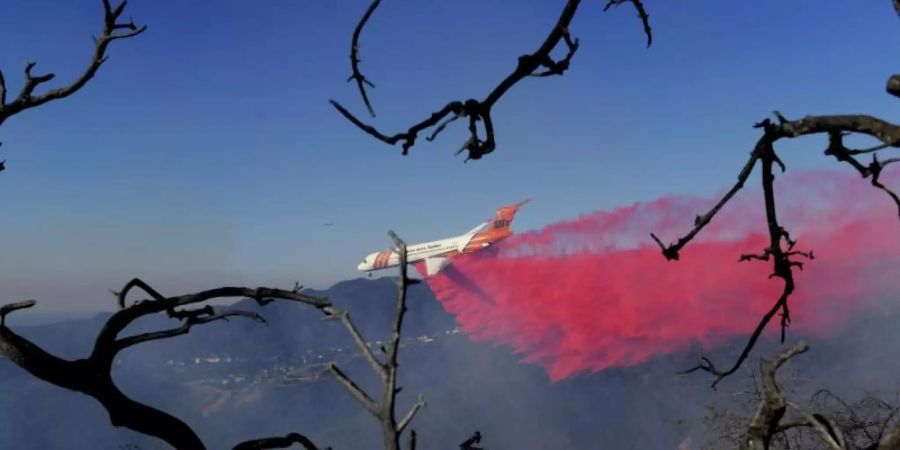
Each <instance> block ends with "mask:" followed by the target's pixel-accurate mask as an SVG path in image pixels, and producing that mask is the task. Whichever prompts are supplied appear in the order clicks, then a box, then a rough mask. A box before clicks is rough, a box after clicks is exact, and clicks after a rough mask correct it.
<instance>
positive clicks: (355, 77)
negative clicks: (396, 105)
mask: <svg viewBox="0 0 900 450" xmlns="http://www.w3.org/2000/svg"><path fill="white" fill-rule="evenodd" d="M379 3H381V0H374V1H373V2H372V3H371V4H369V7H368V8H366V12H365V14H363V16H362V18H361V19H360V20H359V23H358V24H356V28H355V29H354V30H353V38H352V39H351V41H350V68H351V69H352V70H353V73H352V74H351V75H350V77H349V78H347V82H348V83H349V82H351V81H356V86H357V87H358V88H359V95H360V96H361V97H362V99H363V102H364V103H365V104H366V109H368V110H369V115H370V116H372V117H375V109H373V108H372V103H371V102H370V101H369V95H368V94H367V93H366V86H369V87H371V88H372V89H374V88H375V85H374V84H372V82H370V81H369V80H368V79H366V77H365V75H363V74H362V72H360V71H359V63H360V59H359V35H360V34H361V33H362V29H363V27H365V26H366V23H367V22H368V21H369V17H371V16H372V13H373V12H375V8H378V4H379Z"/></svg>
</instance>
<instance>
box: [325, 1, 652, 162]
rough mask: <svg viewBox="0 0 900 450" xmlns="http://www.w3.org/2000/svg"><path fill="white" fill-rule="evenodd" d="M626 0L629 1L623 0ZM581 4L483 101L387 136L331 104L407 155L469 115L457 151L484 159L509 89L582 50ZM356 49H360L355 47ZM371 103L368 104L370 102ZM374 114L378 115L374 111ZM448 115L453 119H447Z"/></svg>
mask: <svg viewBox="0 0 900 450" xmlns="http://www.w3.org/2000/svg"><path fill="white" fill-rule="evenodd" d="M622 1H626V0H622ZM627 1H629V2H630V3H632V4H633V5H634V6H635V7H636V8H637V10H638V13H639V15H640V16H641V21H642V22H643V23H644V30H645V32H646V33H647V45H648V46H649V45H650V42H651V41H652V38H651V34H650V24H649V21H648V20H649V18H648V16H647V13H646V11H645V10H644V6H643V4H642V3H641V2H640V1H639V0H627ZM377 3H378V2H377V1H376V2H373V4H371V5H370V6H369V9H368V10H367V11H366V15H364V16H363V18H362V20H360V24H359V25H358V26H357V30H356V31H357V32H355V33H354V42H356V41H358V32H359V30H360V29H361V27H362V26H363V25H365V22H366V21H367V20H368V16H369V15H371V11H372V10H374V8H375V7H376V6H377ZM580 3H581V1H580V0H568V1H567V2H566V5H565V6H564V7H563V10H562V13H561V14H560V16H559V19H558V20H557V22H556V24H555V25H554V26H553V28H552V29H551V30H550V33H549V34H548V35H547V37H546V39H544V42H543V43H541V45H540V47H538V49H537V50H535V51H534V52H533V53H530V54H526V55H522V56H520V57H519V59H518V63H517V64H516V67H515V69H514V70H513V71H512V72H511V73H510V74H509V75H507V76H506V77H505V78H504V79H503V80H501V81H500V82H499V83H498V84H497V85H496V86H495V87H494V88H493V89H492V90H491V91H490V93H488V95H487V96H485V97H484V98H483V99H482V100H477V99H474V98H470V99H468V100H465V101H461V100H459V101H451V102H449V103H447V105H446V106H444V107H443V108H442V109H440V110H438V111H436V112H434V113H432V114H431V116H430V117H429V118H427V119H425V120H422V121H420V122H419V123H417V124H415V125H413V126H411V127H409V128H408V129H407V131H406V132H401V133H396V134H394V135H387V134H385V133H382V132H381V131H379V130H378V129H376V128H375V127H374V126H372V125H369V124H367V123H364V122H363V121H361V120H359V118H357V117H356V116H355V115H353V113H351V112H350V111H349V110H347V109H346V108H344V107H343V106H342V105H341V104H340V103H338V102H337V101H335V100H331V101H330V102H331V104H332V105H333V106H334V107H335V109H337V110H338V112H340V113H341V115H343V116H344V117H345V118H346V119H347V120H349V121H350V122H351V123H353V124H354V125H356V127H357V128H359V129H361V130H362V131H364V132H365V133H367V134H369V135H370V136H372V137H374V138H376V139H378V140H380V141H382V142H384V143H386V144H389V145H395V144H397V143H398V142H402V148H403V152H402V154H403V155H407V154H408V153H409V149H410V148H412V146H413V145H415V142H416V138H417V137H418V134H419V133H420V132H422V131H424V130H426V129H429V128H432V127H437V129H436V130H434V132H433V133H432V134H431V136H430V138H428V140H432V139H434V138H435V137H436V136H437V135H438V134H440V132H441V131H442V130H443V129H444V128H445V127H446V126H447V125H448V124H449V123H451V122H453V121H454V120H456V119H457V118H459V117H467V118H469V137H468V139H466V141H465V143H464V144H463V145H462V147H461V148H460V150H459V151H458V152H457V154H458V153H462V152H463V151H466V152H468V155H467V157H466V159H465V161H468V160H470V159H476V160H477V159H481V158H482V157H483V156H484V155H487V154H489V153H491V152H493V151H494V149H495V148H496V145H497V143H496V140H495V136H494V126H493V118H492V117H491V111H492V109H493V107H494V105H496V104H497V102H498V101H499V100H500V98H501V97H503V95H504V94H506V92H507V91H509V90H510V89H511V88H512V87H513V86H515V85H516V84H517V83H518V82H519V81H521V80H523V79H524V78H526V77H529V76H532V75H534V76H541V77H543V76H549V75H561V74H562V73H563V72H565V71H566V70H567V69H568V68H569V66H570V65H571V59H572V57H573V56H574V54H575V51H576V50H577V49H578V40H577V39H574V40H573V39H572V38H571V36H570V35H569V24H570V23H571V22H572V18H573V17H574V16H575V13H576V11H577V10H578V6H579V4H580ZM614 3H621V1H617V0H613V1H611V2H610V5H607V8H608V7H609V6H611V5H612V4H614ZM560 42H564V43H565V45H566V47H567V54H566V56H565V57H564V58H563V59H561V60H559V61H554V60H553V58H552V57H551V56H550V54H551V52H552V51H553V50H554V49H555V48H556V47H557V46H558V45H559V44H560ZM353 48H354V50H356V49H357V48H356V47H355V46H354V47H353ZM356 59H357V58H356V57H355V56H354V53H353V51H351V61H355V60H356ZM541 67H544V68H546V69H547V70H546V71H543V72H537V70H538V69H539V68H541ZM357 73H358V70H357V69H354V75H351V77H350V79H351V80H352V79H356V80H357V83H358V84H359V86H360V90H361V92H362V93H363V99H364V101H366V102H368V100H367V97H366V96H365V93H364V89H363V81H364V80H365V77H363V76H362V75H357ZM367 105H368V103H367ZM370 114H374V113H372V112H371V110H370ZM445 118H449V119H448V120H446V121H444V119H445ZM478 122H481V123H482V125H483V134H484V135H483V137H482V135H481V134H480V133H481V130H479V129H478V126H477V124H478Z"/></svg>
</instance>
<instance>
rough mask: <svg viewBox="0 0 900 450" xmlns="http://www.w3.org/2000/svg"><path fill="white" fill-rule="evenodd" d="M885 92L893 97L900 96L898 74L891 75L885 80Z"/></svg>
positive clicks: (899, 77) (899, 76)
mask: <svg viewBox="0 0 900 450" xmlns="http://www.w3.org/2000/svg"><path fill="white" fill-rule="evenodd" d="M886 90H887V92H888V94H891V95H893V96H894V97H900V75H891V77H890V78H888V82H887V89H886Z"/></svg>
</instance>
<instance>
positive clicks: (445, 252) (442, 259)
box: [356, 199, 531, 277]
mask: <svg viewBox="0 0 900 450" xmlns="http://www.w3.org/2000/svg"><path fill="white" fill-rule="evenodd" d="M530 200H531V199H528V200H525V201H522V202H519V203H516V204H514V205H509V206H501V207H500V209H498V210H497V214H496V215H495V216H494V218H493V219H491V220H490V221H488V222H484V223H480V224H478V226H477V227H475V228H472V229H471V230H469V232H468V233H465V234H462V235H459V236H455V237H451V238H446V239H439V240H436V241H431V242H425V243H422V244H415V245H407V246H406V262H407V264H414V263H417V262H419V261H425V274H426V276H429V277H430V276H433V275H434V274H436V273H438V272H440V271H441V269H443V268H444V267H445V266H446V265H447V264H448V263H449V262H450V258H451V257H453V256H456V255H459V254H462V253H472V252H477V251H479V250H482V249H484V248H487V247H489V246H491V245H493V244H495V243H497V242H500V241H502V240H503V239H506V238H508V237H510V236H512V235H513V232H512V231H510V229H509V227H510V225H512V221H513V218H514V217H515V216H516V211H518V209H519V207H521V206H522V205H524V204H526V203H528V202H529V201H530ZM399 264H400V255H399V254H397V251H396V249H394V248H389V249H385V250H382V251H380V252H375V253H370V254H369V255H368V256H366V258H365V259H363V260H362V262H361V263H359V265H358V266H357V267H356V269H357V270H359V271H361V272H368V273H369V276H372V271H375V270H380V269H387V268H391V267H397V266H398V265H399Z"/></svg>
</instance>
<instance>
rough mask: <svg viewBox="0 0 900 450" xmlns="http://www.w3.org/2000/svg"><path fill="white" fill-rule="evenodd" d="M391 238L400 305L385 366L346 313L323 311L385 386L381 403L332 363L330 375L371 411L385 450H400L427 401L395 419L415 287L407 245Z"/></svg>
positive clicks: (419, 403) (397, 305)
mask: <svg viewBox="0 0 900 450" xmlns="http://www.w3.org/2000/svg"><path fill="white" fill-rule="evenodd" d="M388 235H389V236H390V237H391V239H392V240H393V242H394V245H395V251H396V252H397V254H398V256H399V268H400V276H399V277H398V279H397V301H396V306H395V309H394V318H393V320H392V322H391V332H390V333H391V334H390V337H389V338H388V342H387V347H382V351H383V352H384V353H385V362H383V363H382V362H380V361H379V360H378V358H376V357H375V355H374V354H373V353H372V350H371V348H370V347H369V346H368V345H367V344H366V340H365V339H364V338H363V337H362V335H361V334H360V333H359V331H358V329H357V328H356V326H355V325H353V322H352V321H351V320H350V315H349V314H347V313H346V312H345V311H341V310H338V309H335V308H333V307H327V308H324V312H325V313H326V314H327V315H328V318H336V319H340V320H341V322H343V323H344V326H345V327H346V328H347V330H348V332H349V333H350V335H351V336H352V337H353V341H354V342H355V343H356V346H357V347H359V349H360V351H361V352H362V353H363V355H365V357H366V359H367V360H368V361H369V365H370V366H371V367H372V369H373V370H374V371H375V373H376V374H377V375H378V376H379V378H380V379H381V382H382V396H381V401H380V402H378V403H376V402H375V400H373V399H372V397H370V396H369V395H368V394H367V393H366V392H365V391H364V390H363V389H362V388H360V387H359V385H358V384H357V383H356V382H354V381H353V380H351V379H350V377H348V376H347V375H346V374H345V373H344V372H342V371H341V370H340V369H339V368H338V367H337V365H336V364H334V363H330V364H329V365H328V371H329V372H330V373H331V374H332V375H333V376H334V377H335V379H336V380H337V381H338V383H340V384H341V386H343V387H344V389H345V390H347V391H348V392H349V393H350V395H352V396H353V397H354V398H356V399H357V401H359V402H360V403H361V404H362V405H363V407H364V408H365V409H366V410H367V411H369V412H370V413H371V414H372V415H373V416H375V418H377V419H378V421H379V422H380V423H381V429H382V435H383V437H384V448H385V449H386V450H399V449H400V436H401V434H402V433H403V431H404V430H405V429H406V427H407V426H408V425H409V424H410V422H412V420H413V418H415V416H416V414H417V413H418V412H419V410H420V409H422V407H424V406H425V399H424V398H423V397H422V396H421V395H420V396H419V398H418V400H417V401H416V403H414V404H413V406H412V407H411V408H410V410H409V412H407V413H406V415H405V416H404V417H403V419H401V420H400V422H399V423H398V422H397V420H396V416H395V409H396V399H397V394H398V393H400V390H401V389H402V388H399V387H397V371H398V367H399V364H398V362H397V354H398V352H399V349H400V338H401V331H402V328H403V316H404V314H405V313H406V288H407V287H408V286H409V285H411V284H413V282H414V281H415V280H410V279H409V278H407V254H406V243H405V242H403V240H402V239H400V238H399V237H398V236H397V234H396V233H394V232H393V231H389V232H388ZM410 442H411V443H412V444H411V448H413V447H412V446H413V445H414V443H415V437H414V436H412V435H411V436H410Z"/></svg>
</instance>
